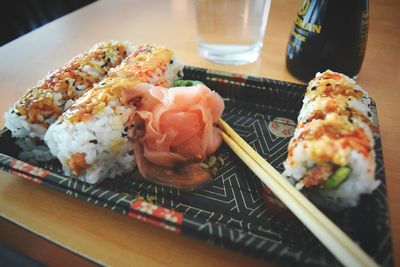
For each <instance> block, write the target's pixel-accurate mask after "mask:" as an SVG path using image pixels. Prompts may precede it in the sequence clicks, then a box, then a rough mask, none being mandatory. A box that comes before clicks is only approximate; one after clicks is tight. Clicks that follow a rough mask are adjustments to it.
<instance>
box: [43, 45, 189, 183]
mask: <svg viewBox="0 0 400 267" xmlns="http://www.w3.org/2000/svg"><path fill="white" fill-rule="evenodd" d="M182 69H183V65H182V64H181V63H180V62H179V61H178V60H177V59H176V58H175V56H174V54H173V53H172V52H171V51H170V50H168V49H166V48H163V47H158V46H155V45H143V46H139V47H138V48H137V49H136V50H135V51H133V53H132V54H131V55H130V56H128V57H127V58H126V59H125V60H124V61H123V62H122V64H121V65H120V66H118V67H117V68H115V69H113V70H111V71H110V73H109V75H108V76H107V77H106V78H105V79H104V80H103V81H102V82H101V83H99V84H98V85H96V86H95V87H94V88H93V89H92V90H90V91H88V92H87V93H85V94H84V95H83V96H82V97H81V98H80V99H78V100H77V101H76V103H75V104H73V105H72V106H71V107H70V108H69V109H67V110H66V112H65V113H64V114H63V115H62V116H61V117H60V118H59V119H58V120H57V122H56V123H54V124H53V125H51V126H50V128H49V129H48V131H47V133H46V135H45V142H46V144H47V145H48V147H49V148H50V151H51V153H52V154H53V155H55V156H56V157H57V158H58V159H59V160H60V162H61V163H62V166H63V170H64V172H65V174H66V175H70V176H72V177H75V178H78V179H80V180H82V181H85V182H88V183H96V182H99V181H101V180H103V179H105V178H114V177H115V176H116V175H118V174H121V173H126V172H129V171H132V170H133V168H134V167H135V159H134V153H133V150H132V148H131V144H130V143H129V142H128V136H127V131H128V127H127V122H128V120H129V115H130V114H132V112H133V111H134V110H135V108H136V107H135V103H134V102H125V101H124V93H123V91H124V89H126V88H130V87H132V86H137V85H138V84H140V83H150V84H153V85H160V86H164V87H171V86H172V85H173V84H174V82H175V80H176V79H178V78H179V77H182Z"/></svg>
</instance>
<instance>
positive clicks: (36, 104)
mask: <svg viewBox="0 0 400 267" xmlns="http://www.w3.org/2000/svg"><path fill="white" fill-rule="evenodd" d="M133 49H134V46H132V45H131V44H130V43H128V42H118V41H109V42H100V43H98V44H96V45H94V46H93V47H92V48H91V49H90V50H89V51H88V52H86V53H83V54H80V55H78V56H76V57H74V58H73V59H72V60H71V61H69V62H68V63H66V64H65V65H64V66H63V67H60V68H58V69H56V70H54V71H52V72H50V73H48V74H47V75H46V76H45V77H44V78H43V79H42V80H40V81H39V82H38V83H37V85H36V86H34V87H33V88H31V89H29V90H28V91H27V92H26V93H25V94H24V95H23V96H22V97H20V98H19V99H18V100H17V101H16V103H15V104H14V105H13V107H12V108H11V109H10V110H9V111H8V112H6V114H5V126H6V127H7V128H8V129H10V131H11V134H12V136H13V137H16V138H26V137H28V138H36V139H43V137H44V134H45V133H46V130H47V128H48V127H49V126H50V125H51V124H52V123H54V122H55V121H56V119H57V118H58V117H59V116H60V115H61V114H62V113H63V112H64V110H65V109H66V108H67V107H68V106H69V105H71V104H72V103H73V102H74V101H75V100H76V99H77V98H79V97H80V96H82V95H83V94H84V93H85V92H86V91H88V90H90V89H92V88H93V86H94V85H95V84H96V83H98V82H100V81H101V80H102V79H103V78H104V77H105V76H106V75H107V73H108V72H109V71H110V69H111V68H114V67H116V66H118V65H119V64H121V62H122V60H123V59H124V58H126V57H127V55H128V54H130V53H131V52H132V51H133Z"/></svg>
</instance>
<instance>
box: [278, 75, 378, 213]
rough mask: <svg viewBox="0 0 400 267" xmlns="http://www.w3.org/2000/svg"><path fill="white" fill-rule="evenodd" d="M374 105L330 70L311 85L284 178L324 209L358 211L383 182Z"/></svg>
mask: <svg viewBox="0 0 400 267" xmlns="http://www.w3.org/2000/svg"><path fill="white" fill-rule="evenodd" d="M369 103H370V99H369V98H368V95H367V93H366V92H365V91H364V90H363V89H362V88H361V87H360V86H359V85H357V84H356V83H355V82H354V81H353V80H352V79H350V78H349V77H347V76H345V75H343V74H340V73H335V72H332V71H326V72H324V73H322V74H317V76H316V78H315V79H314V80H312V81H311V82H310V83H309V86H308V88H307V91H306V96H305V99H304V102H303V107H302V109H301V111H300V114H299V117H298V126H297V128H296V130H295V133H294V136H293V138H292V139H291V140H290V142H289V146H288V157H287V160H286V161H285V162H284V167H285V171H284V175H285V176H287V177H288V178H289V179H290V180H291V181H292V182H293V183H294V184H295V186H296V188H297V189H299V190H303V191H304V192H305V193H306V194H307V195H308V196H309V197H310V198H311V199H313V200H314V201H315V202H316V203H317V204H320V205H321V206H325V207H328V208H331V209H340V208H344V207H354V206H356V205H357V204H358V202H359V198H360V195H361V194H368V193H371V192H372V191H373V190H374V189H375V188H376V187H377V186H378V185H379V183H380V182H379V181H377V180H375V168H376V163H375V151H374V139H373V131H372V113H371V111H370V109H369V107H368V104H369Z"/></svg>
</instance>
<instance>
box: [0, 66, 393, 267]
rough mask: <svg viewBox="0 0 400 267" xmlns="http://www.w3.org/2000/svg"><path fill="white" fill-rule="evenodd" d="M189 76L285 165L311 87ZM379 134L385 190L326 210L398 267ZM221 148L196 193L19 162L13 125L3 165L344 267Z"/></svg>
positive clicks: (202, 233)
mask: <svg viewBox="0 0 400 267" xmlns="http://www.w3.org/2000/svg"><path fill="white" fill-rule="evenodd" d="M185 78H186V79H193V80H200V81H203V82H204V83H205V84H206V85H208V86H209V87H210V88H212V89H213V90H216V91H217V92H219V93H220V94H221V95H222V96H223V97H224V98H225V104H226V109H225V112H224V114H223V118H224V120H226V121H227V122H228V123H229V124H230V125H231V126H232V128H234V130H235V131H236V132H238V133H239V134H240V135H241V136H242V137H243V138H244V139H245V140H246V141H247V142H248V143H249V144H250V145H251V146H252V147H253V148H255V149H256V150H257V152H258V153H259V154H260V155H262V156H263V157H264V158H265V159H266V160H267V161H268V162H270V163H271V164H272V165H273V166H274V167H275V168H277V169H278V170H279V171H282V170H283V166H282V162H283V161H284V160H285V158H286V156H287V152H286V149H287V144H288V142H289V140H290V133H291V132H292V131H291V130H292V129H291V128H293V127H294V123H293V121H296V117H297V114H298V111H299V110H300V107H301V104H302V99H303V96H304V90H305V87H304V86H302V85H296V84H292V83H287V82H283V81H275V80H270V79H264V78H257V77H251V76H246V75H242V74H232V73H226V72H218V71H212V70H206V69H201V68H195V67H186V68H185ZM375 116H376V114H375ZM274 126H275V127H274ZM277 131H280V132H277ZM377 133H378V134H376V135H375V142H376V147H375V151H376V160H377V170H376V175H377V178H378V179H380V180H381V181H382V183H381V185H380V186H379V188H378V189H377V190H375V191H374V193H373V194H372V195H371V196H367V197H364V198H362V200H361V203H360V205H359V206H358V207H357V208H352V209H347V210H345V211H342V212H339V213H333V212H329V211H324V212H325V213H326V214H327V215H328V217H330V218H331V219H332V220H333V221H334V222H335V223H336V224H337V225H338V226H339V227H340V228H341V229H343V230H344V231H345V232H346V233H347V234H348V235H350V236H351V237H352V239H353V240H355V241H356V242H357V243H358V244H359V245H360V246H361V247H362V248H363V249H364V250H365V251H366V252H367V253H369V254H370V255H371V256H372V257H373V258H374V259H375V260H376V261H377V262H378V263H379V264H380V265H382V266H392V265H393V257H392V247H391V235H390V226H389V221H388V216H387V196H386V187H385V182H384V169H383V158H382V148H381V143H380V137H379V132H377ZM217 154H219V155H220V156H222V157H224V159H225V164H224V166H223V167H222V168H221V169H220V170H219V173H218V176H217V177H216V178H215V179H214V181H213V183H212V184H211V185H210V186H207V187H205V188H203V189H201V190H196V191H194V192H185V191H181V190H177V189H172V188H169V187H166V186H160V185H154V184H151V183H148V182H146V181H143V180H141V179H140V175H139V174H138V172H137V171H135V172H133V173H132V174H129V175H124V176H120V177H117V178H115V179H106V180H105V181H103V182H101V183H100V184H97V185H89V184H85V183H83V182H81V181H78V180H75V179H70V178H68V177H65V176H63V173H62V169H61V168H60V164H59V162H56V161H53V162H50V163H36V166H33V165H31V164H27V163H24V162H22V161H20V160H18V147H17V146H16V144H15V140H14V139H12V138H11V137H10V133H9V131H7V130H5V131H3V132H2V133H1V135H0V168H1V169H3V170H5V171H8V172H11V173H14V174H17V175H19V176H22V177H24V178H27V179H30V180H32V181H34V182H35V183H38V184H42V185H44V186H48V187H51V188H54V189H56V190H59V191H62V192H65V193H66V194H68V195H70V196H72V197H76V198H80V199H82V200H85V201H88V202H91V203H94V204H97V205H100V206H103V207H105V208H109V209H112V210H115V211H117V212H121V213H123V214H126V215H128V216H131V217H133V218H136V219H140V220H143V221H146V222H148V223H152V224H155V225H158V226H161V227H163V228H165V229H167V230H170V231H174V232H176V233H182V234H186V235H190V236H193V237H196V238H200V239H204V240H206V241H208V242H211V243H214V244H217V245H220V246H224V247H227V248H230V249H234V250H239V251H242V252H243V253H246V254H249V255H253V256H256V257H260V258H264V259H266V260H270V261H276V262H277V263H281V264H283V265H300V264H301V265H303V266H304V265H307V266H340V263H338V262H337V261H336V259H335V258H334V257H333V256H332V255H331V254H330V253H329V252H328V251H327V250H326V249H325V248H324V247H323V245H322V244H321V243H320V242H319V241H318V240H317V239H316V238H315V237H314V236H313V235H312V234H311V233H310V232H309V231H308V230H307V229H306V228H305V227H304V226H303V225H302V224H301V222H299V221H298V220H297V219H295V218H294V217H293V216H288V215H287V214H281V213H277V212H275V211H273V210H271V209H268V208H267V207H266V206H265V205H264V203H263V198H262V192H263V185H262V183H261V182H260V181H259V179H258V178H257V177H256V176H255V175H254V174H253V173H252V172H251V171H250V170H249V169H248V168H247V167H246V166H245V165H244V164H243V163H242V162H241V161H240V159H238V158H237V157H236V155H235V154H234V153H232V152H231V151H230V150H229V148H228V147H227V146H226V145H222V146H221V148H220V149H219V150H218V151H217Z"/></svg>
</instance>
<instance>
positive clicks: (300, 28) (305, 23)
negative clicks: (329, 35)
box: [287, 0, 323, 59]
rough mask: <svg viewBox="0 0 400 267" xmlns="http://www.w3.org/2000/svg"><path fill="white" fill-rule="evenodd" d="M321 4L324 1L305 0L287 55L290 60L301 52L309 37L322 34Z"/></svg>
mask: <svg viewBox="0 0 400 267" xmlns="http://www.w3.org/2000/svg"><path fill="white" fill-rule="evenodd" d="M321 2H323V1H310V0H304V1H303V3H302V6H301V8H300V9H299V11H298V12H297V17H296V20H295V23H294V27H293V29H292V32H291V38H290V40H289V44H288V51H287V52H288V53H287V55H288V57H289V58H290V59H292V58H293V56H294V55H295V54H297V53H298V52H299V51H301V49H302V44H303V43H305V42H306V41H307V38H308V37H310V36H312V35H316V34H320V33H321V30H322V26H321V5H322V4H321Z"/></svg>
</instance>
